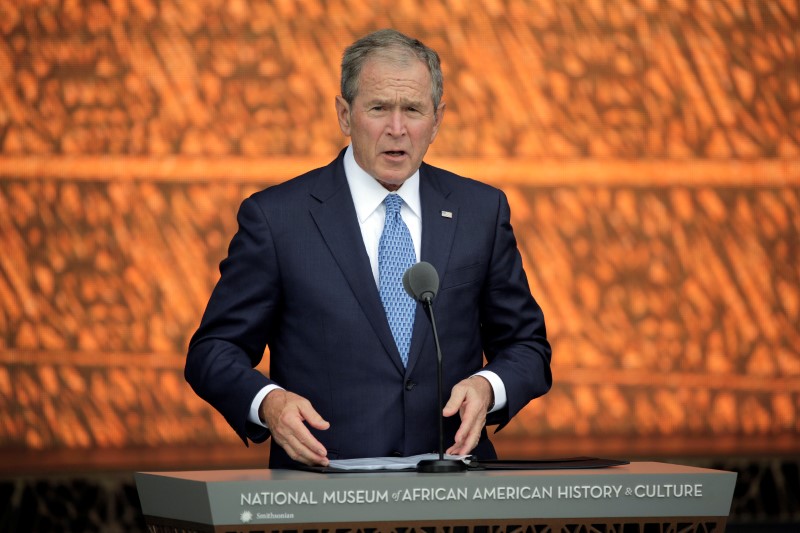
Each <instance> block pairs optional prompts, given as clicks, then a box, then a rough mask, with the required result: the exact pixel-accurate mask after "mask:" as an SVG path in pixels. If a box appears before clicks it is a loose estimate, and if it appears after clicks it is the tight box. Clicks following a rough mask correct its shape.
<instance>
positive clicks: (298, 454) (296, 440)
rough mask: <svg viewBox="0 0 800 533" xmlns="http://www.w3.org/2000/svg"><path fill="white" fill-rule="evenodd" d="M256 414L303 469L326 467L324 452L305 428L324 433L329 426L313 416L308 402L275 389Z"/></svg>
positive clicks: (325, 454)
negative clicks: (307, 467)
mask: <svg viewBox="0 0 800 533" xmlns="http://www.w3.org/2000/svg"><path fill="white" fill-rule="evenodd" d="M258 414H259V416H260V417H261V419H262V420H263V421H264V422H266V424H267V426H268V427H269V431H270V433H272V438H273V439H274V440H275V442H276V443H277V444H278V445H279V446H280V447H281V448H283V449H284V450H285V451H286V453H287V454H288V455H289V457H291V458H292V459H294V460H295V461H298V462H301V463H303V464H307V465H312V466H313V465H321V466H328V458H327V457H326V456H327V454H328V451H327V450H326V449H325V447H324V446H323V445H322V444H321V443H320V442H319V441H318V440H317V439H315V438H314V436H313V435H312V434H311V432H310V431H309V430H308V428H307V427H306V424H308V425H309V426H311V427H313V428H314V429H328V428H329V427H330V422H328V421H326V420H325V419H324V418H322V417H321V416H320V414H319V413H317V411H316V410H315V409H314V407H312V405H311V402H309V401H308V400H306V399H305V398H303V397H302V396H298V395H297V394H294V393H293V392H289V391H286V390H283V389H275V390H273V391H271V392H270V393H269V394H267V396H266V397H265V398H264V400H263V401H262V402H261V407H260V408H259V410H258Z"/></svg>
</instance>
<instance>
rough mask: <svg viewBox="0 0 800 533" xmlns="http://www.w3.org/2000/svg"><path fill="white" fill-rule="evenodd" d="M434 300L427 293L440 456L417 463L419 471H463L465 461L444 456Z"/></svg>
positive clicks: (426, 311) (437, 334)
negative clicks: (433, 350) (434, 351)
mask: <svg viewBox="0 0 800 533" xmlns="http://www.w3.org/2000/svg"><path fill="white" fill-rule="evenodd" d="M432 300H433V298H431V297H430V296H428V295H426V297H425V298H424V300H423V305H424V306H425V314H427V315H428V318H429V319H430V321H431V327H432V329H433V342H434V343H435V344H436V357H437V359H438V363H437V365H436V378H437V381H438V383H437V387H436V389H437V394H438V397H439V402H438V403H439V413H438V414H439V417H438V418H439V458H438V459H425V460H422V461H420V462H419V463H417V472H425V473H433V474H442V473H447V472H463V471H464V470H466V469H467V465H466V464H464V461H459V460H457V459H445V458H444V415H443V414H442V409H444V406H443V405H442V403H443V399H442V348H441V347H440V346H439V333H438V332H437V331H436V320H435V319H434V317H433V305H432Z"/></svg>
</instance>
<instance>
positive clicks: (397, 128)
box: [386, 109, 406, 137]
mask: <svg viewBox="0 0 800 533" xmlns="http://www.w3.org/2000/svg"><path fill="white" fill-rule="evenodd" d="M386 132H387V133H388V134H389V135H391V136H392V137H402V136H403V135H405V133H406V121H405V116H403V111H402V110H400V109H396V110H394V111H392V112H391V113H390V114H389V123H388V124H387V125H386Z"/></svg>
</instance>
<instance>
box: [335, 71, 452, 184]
mask: <svg viewBox="0 0 800 533" xmlns="http://www.w3.org/2000/svg"><path fill="white" fill-rule="evenodd" d="M336 113H337V116H338V117H339V126H340V127H341V128H342V132H344V134H345V135H348V136H350V138H351V142H352V145H353V154H354V155H355V159H356V162H357V163H358V165H359V166H360V167H361V168H363V169H364V170H365V171H367V172H368V173H369V174H370V175H371V176H372V177H373V178H375V179H376V180H378V181H379V182H380V183H381V184H382V185H383V186H384V187H386V188H387V189H389V190H395V189H397V188H399V187H400V186H401V185H402V184H403V182H405V181H406V180H407V179H408V178H409V177H411V175H412V174H413V173H414V172H416V170H417V169H418V168H419V166H420V164H421V163H422V158H423V157H424V156H425V153H426V152H427V151H428V146H430V144H431V143H432V142H433V139H435V138H436V133H437V132H438V131H439V125H440V124H441V122H442V115H443V114H444V103H442V104H440V105H439V108H438V109H434V108H433V99H432V98H431V76H430V73H429V72H428V68H427V66H426V65H425V64H424V63H423V62H422V61H420V60H418V59H416V58H414V59H408V60H407V61H406V62H395V61H390V60H388V59H385V58H380V57H373V58H370V59H368V60H367V62H366V63H365V64H364V66H363V68H362V69H361V75H360V77H359V84H358V94H357V95H356V97H355V99H354V100H353V103H352V104H348V103H347V102H346V101H345V100H344V98H342V97H341V96H337V97H336Z"/></svg>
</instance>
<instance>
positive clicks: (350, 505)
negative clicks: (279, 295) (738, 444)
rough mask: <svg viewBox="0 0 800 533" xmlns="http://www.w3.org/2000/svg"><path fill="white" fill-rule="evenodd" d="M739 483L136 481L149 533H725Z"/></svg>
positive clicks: (302, 478)
mask: <svg viewBox="0 0 800 533" xmlns="http://www.w3.org/2000/svg"><path fill="white" fill-rule="evenodd" d="M735 482H736V474H735V473H734V472H725V471H720V470H709V469H704V468H695V467H688V466H678V465H672V464H665V463H655V462H634V463H631V464H629V465H625V466H615V467H609V468H598V469H588V470H587V469H581V470H577V469H576V470H538V471H509V470H504V471H489V470H483V471H467V472H462V473H454V474H420V473H416V472H402V473H400V472H392V473H372V474H319V473H313V472H299V471H291V470H219V471H198V472H140V473H137V474H136V485H137V488H138V491H139V497H140V500H141V503H142V512H143V513H144V515H145V520H146V521H147V524H148V529H149V531H151V532H153V533H167V532H169V533H176V532H187V531H198V532H218V533H238V532H259V531H260V532H267V531H269V532H282V531H293V532H304V531H305V532H311V531H318V532H320V533H321V532H332V533H333V532H337V533H344V532H348V531H353V532H374V533H380V532H387V533H388V532H393V531H400V530H403V531H407V532H411V531H414V532H422V531H425V532H432V531H438V532H442V533H444V532H448V533H453V532H465V533H466V532H478V531H491V532H512V531H513V532H532V533H540V532H542V533H543V532H564V531H567V532H574V533H579V532H581V533H582V532H588V531H601V532H608V533H611V532H614V533H622V532H628V531H633V532H636V533H639V532H640V531H658V532H667V531H680V532H690V533H692V532H696V533H700V532H702V533H711V532H718V533H721V532H723V531H725V523H726V520H727V516H728V514H729V512H730V505H731V499H732V497H733V489H734V484H735ZM637 524H638V526H637Z"/></svg>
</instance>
